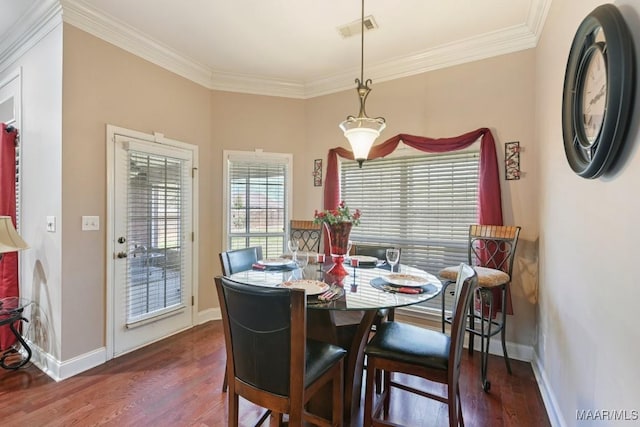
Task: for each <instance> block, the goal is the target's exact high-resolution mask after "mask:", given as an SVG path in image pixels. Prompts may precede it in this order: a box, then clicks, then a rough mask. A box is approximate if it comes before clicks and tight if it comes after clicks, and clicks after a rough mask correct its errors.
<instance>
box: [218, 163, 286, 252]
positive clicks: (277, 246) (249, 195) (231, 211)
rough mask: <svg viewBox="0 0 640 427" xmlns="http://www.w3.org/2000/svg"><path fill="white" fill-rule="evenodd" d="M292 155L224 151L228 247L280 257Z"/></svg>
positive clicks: (282, 248)
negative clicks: (255, 249) (259, 249)
mask: <svg viewBox="0 0 640 427" xmlns="http://www.w3.org/2000/svg"><path fill="white" fill-rule="evenodd" d="M291 161H292V157H291V155H289V154H270V153H251V152H228V151H225V186H224V187H225V191H226V195H225V210H224V211H225V221H224V224H225V245H226V248H227V250H232V249H242V248H247V247H250V246H262V253H263V256H264V257H265V258H269V257H276V256H279V255H281V254H282V253H283V252H284V250H285V248H284V242H285V234H286V230H287V227H286V224H288V220H289V201H290V199H291V196H290V192H291V189H290V182H291V178H290V177H291Z"/></svg>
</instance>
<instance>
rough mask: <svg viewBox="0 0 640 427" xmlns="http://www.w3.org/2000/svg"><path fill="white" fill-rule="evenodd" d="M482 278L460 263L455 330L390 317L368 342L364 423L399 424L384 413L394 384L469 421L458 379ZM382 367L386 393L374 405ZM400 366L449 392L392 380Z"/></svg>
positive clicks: (453, 418)
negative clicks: (376, 379) (468, 319)
mask: <svg viewBox="0 0 640 427" xmlns="http://www.w3.org/2000/svg"><path fill="white" fill-rule="evenodd" d="M477 284H478V279H477V275H476V272H475V271H474V270H473V269H472V268H471V267H470V266H468V265H466V264H461V265H460V267H459V270H458V278H457V281H456V290H455V298H454V300H455V302H454V307H453V309H452V312H453V313H454V317H453V322H452V327H451V335H446V334H444V333H442V332H437V331H433V330H429V329H424V328H421V327H418V326H414V325H410V324H407V323H400V322H397V321H393V322H385V323H383V324H382V325H380V328H379V330H378V332H376V334H375V335H374V337H373V338H372V339H371V341H369V343H368V344H367V346H366V347H365V354H366V355H367V381H366V392H365V406H364V426H365V427H368V426H372V425H376V426H379V425H394V426H397V424H394V423H391V422H386V421H384V420H383V419H381V418H380V417H379V415H380V412H381V411H382V410H384V413H386V414H387V415H389V409H390V408H389V406H390V393H391V389H392V388H398V389H402V390H405V391H408V392H411V393H414V394H417V395H419V396H423V397H428V398H430V399H435V400H438V401H439V402H443V403H447V404H448V407H449V425H450V426H458V425H463V426H464V420H463V417H462V403H461V401H460V389H459V386H458V379H459V377H460V360H461V357H462V346H463V341H464V332H465V325H466V313H467V310H468V309H469V305H470V303H471V299H472V298H473V293H474V290H475V288H476V286H477ZM379 370H381V371H383V384H382V393H381V394H380V397H379V399H378V401H377V402H376V405H375V407H374V404H373V403H374V401H373V397H374V384H373V383H374V377H375V375H376V372H378V371H379ZM394 372H400V373H404V374H408V375H413V376H417V377H421V378H424V379H427V380H429V381H432V382H436V383H441V384H446V385H447V393H446V395H437V394H433V393H430V392H427V391H425V390H424V389H419V388H416V387H411V386H408V385H405V384H401V383H398V382H395V381H393V379H392V373H394Z"/></svg>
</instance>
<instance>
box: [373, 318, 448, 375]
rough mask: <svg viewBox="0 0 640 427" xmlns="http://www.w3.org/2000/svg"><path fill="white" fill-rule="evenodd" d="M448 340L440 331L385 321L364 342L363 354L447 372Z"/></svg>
mask: <svg viewBox="0 0 640 427" xmlns="http://www.w3.org/2000/svg"><path fill="white" fill-rule="evenodd" d="M450 343H451V339H450V338H449V336H448V335H445V334H443V333H440V332H436V331H431V330H429V329H424V328H420V327H418V326H413V325H409V324H407V323H398V322H386V323H383V324H382V325H380V328H379V330H378V331H377V332H376V334H375V335H374V336H373V338H372V339H371V341H369V343H368V344H367V346H366V348H365V354H366V355H367V356H374V357H381V358H385V359H389V360H394V361H400V362H405V363H411V364H414V365H419V366H424V367H428V368H434V369H440V370H444V371H446V370H447V367H448V365H449V347H450Z"/></svg>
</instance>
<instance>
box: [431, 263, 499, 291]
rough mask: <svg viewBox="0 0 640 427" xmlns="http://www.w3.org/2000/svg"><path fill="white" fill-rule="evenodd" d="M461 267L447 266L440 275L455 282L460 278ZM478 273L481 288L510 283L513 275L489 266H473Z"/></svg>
mask: <svg viewBox="0 0 640 427" xmlns="http://www.w3.org/2000/svg"><path fill="white" fill-rule="evenodd" d="M459 269H460V267H457V266H456V267H447V268H443V269H442V270H440V272H439V273H438V275H439V276H440V277H442V278H443V279H446V280H450V281H452V282H455V281H456V279H457V278H458V270H459ZM473 269H474V270H475V271H476V272H477V273H478V286H479V287H481V288H493V287H495V286H501V285H504V284H505V283H509V281H510V280H511V277H509V275H508V274H507V273H505V272H504V271H502V270H496V269H494V268H487V267H477V266H476V267H473Z"/></svg>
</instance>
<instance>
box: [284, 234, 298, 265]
mask: <svg viewBox="0 0 640 427" xmlns="http://www.w3.org/2000/svg"><path fill="white" fill-rule="evenodd" d="M287 246H288V247H289V251H291V259H292V260H293V261H295V260H296V255H297V254H298V249H300V241H299V240H298V239H294V238H291V239H289V241H288V242H287Z"/></svg>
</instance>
